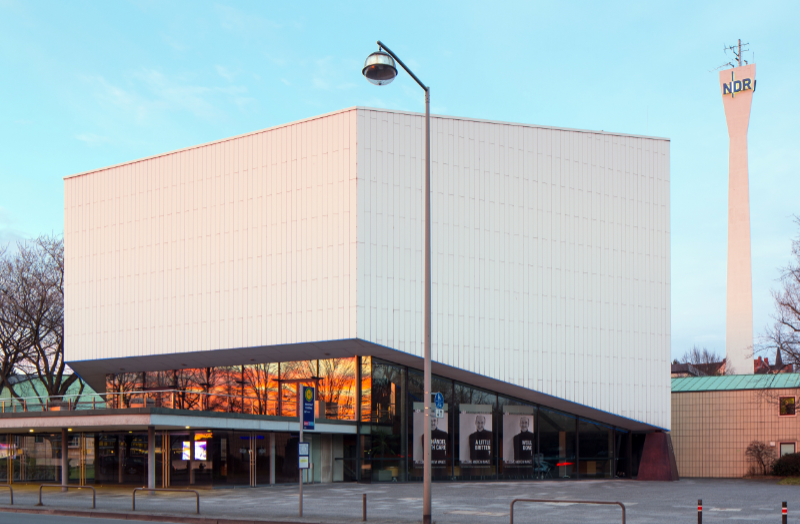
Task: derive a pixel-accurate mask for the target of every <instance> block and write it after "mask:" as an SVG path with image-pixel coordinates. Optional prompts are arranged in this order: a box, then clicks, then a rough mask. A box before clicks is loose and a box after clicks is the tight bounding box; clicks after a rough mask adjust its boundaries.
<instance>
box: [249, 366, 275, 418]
mask: <svg viewBox="0 0 800 524" xmlns="http://www.w3.org/2000/svg"><path fill="white" fill-rule="evenodd" d="M277 379H278V364H277V363H274V362H273V363H265V364H250V365H247V366H244V385H245V393H246V396H248V397H252V398H254V399H255V400H254V401H253V407H252V409H253V412H254V413H255V414H257V415H276V406H277V403H278V382H277Z"/></svg>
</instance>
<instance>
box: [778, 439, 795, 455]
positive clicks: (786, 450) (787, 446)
mask: <svg viewBox="0 0 800 524" xmlns="http://www.w3.org/2000/svg"><path fill="white" fill-rule="evenodd" d="M794 448H795V446H794V442H781V457H782V456H784V455H791V454H793V453H794V451H795V449H794Z"/></svg>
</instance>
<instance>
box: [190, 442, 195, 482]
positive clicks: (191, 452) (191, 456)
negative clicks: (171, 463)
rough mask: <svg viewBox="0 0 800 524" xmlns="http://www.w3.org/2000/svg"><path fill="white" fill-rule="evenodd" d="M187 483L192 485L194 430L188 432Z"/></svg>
mask: <svg viewBox="0 0 800 524" xmlns="http://www.w3.org/2000/svg"><path fill="white" fill-rule="evenodd" d="M189 484H192V485H194V430H191V431H190V432H189Z"/></svg>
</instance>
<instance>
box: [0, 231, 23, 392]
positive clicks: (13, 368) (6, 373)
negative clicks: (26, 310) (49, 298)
mask: <svg viewBox="0 0 800 524" xmlns="http://www.w3.org/2000/svg"><path fill="white" fill-rule="evenodd" d="M7 252H8V251H7V249H6V248H5V247H0V289H6V288H10V287H12V286H11V283H10V275H9V274H8V272H7V271H6V269H7V265H6V264H5V263H4V262H5V260H6V254H7ZM11 305H12V304H11V303H10V301H9V300H8V299H7V298H6V295H5V294H4V293H0V352H2V353H0V393H2V392H3V390H4V389H6V388H8V390H9V393H10V394H11V396H16V391H15V390H14V384H13V381H12V377H14V375H15V374H17V373H18V371H19V370H18V367H19V364H20V362H21V360H22V356H23V353H22V326H21V323H20V321H19V318H18V314H19V312H18V311H17V309H16V308H13V307H11Z"/></svg>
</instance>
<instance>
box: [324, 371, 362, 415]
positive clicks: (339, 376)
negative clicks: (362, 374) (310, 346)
mask: <svg viewBox="0 0 800 524" xmlns="http://www.w3.org/2000/svg"><path fill="white" fill-rule="evenodd" d="M319 375H320V378H322V379H323V380H322V381H320V384H319V396H320V398H322V400H324V401H325V415H326V417H328V418H332V419H337V418H341V419H355V388H356V359H355V357H351V358H331V359H327V360H320V361H319ZM342 396H344V398H342Z"/></svg>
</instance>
